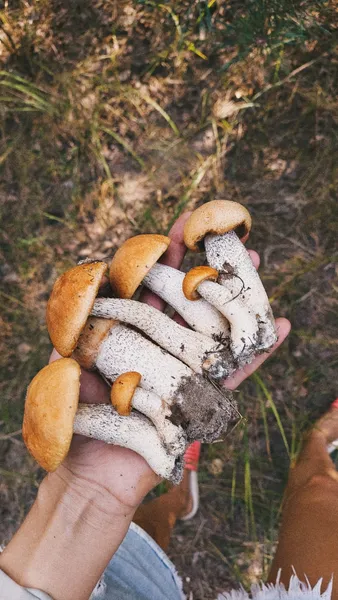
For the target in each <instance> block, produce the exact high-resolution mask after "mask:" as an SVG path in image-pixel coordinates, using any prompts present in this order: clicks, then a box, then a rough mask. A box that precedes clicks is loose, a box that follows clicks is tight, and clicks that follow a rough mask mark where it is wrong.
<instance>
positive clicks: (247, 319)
mask: <svg viewBox="0 0 338 600" xmlns="http://www.w3.org/2000/svg"><path fill="white" fill-rule="evenodd" d="M217 276H218V272H217V271H216V269H213V268H212V267H206V266H201V267H194V268H193V269H191V270H190V271H189V272H188V273H187V274H186V276H185V278H184V281H183V286H182V288H183V292H184V294H185V296H186V297H187V298H188V300H190V301H191V300H196V298H198V294H200V295H201V296H203V297H204V298H205V299H206V300H207V301H208V302H210V303H212V304H213V306H215V308H217V309H218V310H219V311H220V312H221V313H222V314H223V315H224V316H225V317H226V318H227V319H228V321H229V322H230V325H231V341H230V346H231V351H232V355H233V357H234V358H235V361H234V362H233V365H232V367H233V368H232V371H234V370H235V362H236V358H237V357H240V362H239V364H238V365H237V366H241V362H243V361H245V359H246V358H248V359H249V360H250V359H251V358H252V351H251V349H252V345H253V344H255V343H257V334H258V325H257V320H256V315H255V314H253V312H252V311H251V310H248V308H247V307H246V306H245V305H244V304H243V302H242V300H241V298H234V297H233V295H232V294H231V291H230V290H229V289H228V288H226V287H224V286H222V285H219V284H218V283H214V281H215V280H216V279H217ZM94 306H95V305H94ZM245 340H249V341H247V342H246V344H245V350H246V351H244V350H243V344H244V343H245ZM228 364H229V373H231V360H230V359H229V360H228Z"/></svg>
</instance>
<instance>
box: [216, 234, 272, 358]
mask: <svg viewBox="0 0 338 600" xmlns="http://www.w3.org/2000/svg"><path fill="white" fill-rule="evenodd" d="M204 245H205V251H206V256H207V261H208V264H209V265H210V266H211V267H213V268H214V269H217V271H219V272H220V276H219V278H218V282H219V283H220V284H221V285H223V286H224V287H226V288H227V290H228V291H229V292H230V293H232V295H233V297H235V296H236V295H238V294H240V297H241V298H242V301H243V304H245V305H246V306H247V307H249V308H250V309H251V310H252V311H253V313H254V314H255V315H256V318H257V323H258V329H259V336H258V343H257V346H256V350H267V349H268V348H270V347H271V346H272V345H273V344H274V343H275V341H276V340H277V334H276V327H275V323H274V318H273V315H272V310H271V307H270V304H269V299H268V297H267V295H266V291H265V289H264V287H263V284H262V282H261V280H260V277H259V275H258V273H257V271H256V269H255V267H254V266H253V264H252V261H251V258H250V256H249V254H248V253H247V251H246V249H245V246H244V245H243V244H242V242H241V241H240V239H239V238H238V237H237V235H236V233H235V232H234V231H229V232H228V233H224V234H223V235H212V234H209V235H207V236H206V237H205V239H204Z"/></svg>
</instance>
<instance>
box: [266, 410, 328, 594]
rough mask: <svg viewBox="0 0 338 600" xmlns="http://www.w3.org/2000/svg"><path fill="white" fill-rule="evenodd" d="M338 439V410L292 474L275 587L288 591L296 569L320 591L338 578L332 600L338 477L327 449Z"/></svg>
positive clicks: (321, 425)
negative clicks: (278, 580)
mask: <svg viewBox="0 0 338 600" xmlns="http://www.w3.org/2000/svg"><path fill="white" fill-rule="evenodd" d="M337 438H338V410H337V408H331V409H330V411H329V412H328V413H327V414H326V415H325V416H324V417H323V418H322V419H320V420H319V421H318V422H317V424H316V425H315V427H314V429H313V430H312V431H311V432H310V434H309V435H308V436H307V439H306V441H305V443H304V447H303V449H302V451H301V453H300V456H299V458H298V460H297V463H296V465H295V466H294V467H292V468H291V471H290V476H289V481H288V485H287V489H286V493H285V499H284V504H283V512H282V524H281V529H280V534H279V541H278V548H277V552H276V555H275V558H274V561H273V565H272V568H271V572H270V575H269V581H270V582H272V583H274V582H275V581H276V577H277V573H278V571H279V569H281V570H282V571H281V582H282V583H284V584H285V585H286V586H287V585H288V583H289V581H290V577H291V575H292V574H293V569H294V570H295V571H296V573H297V575H298V577H299V578H300V579H301V580H302V579H304V576H306V577H308V579H309V581H310V583H311V584H312V585H314V584H315V583H317V581H318V580H319V579H320V578H323V583H324V585H325V584H326V585H327V584H328V583H329V581H330V579H331V577H332V575H334V583H333V596H332V600H338V473H337V471H336V469H335V467H334V464H333V462H332V460H331V458H330V457H329V455H328V453H327V446H328V444H329V443H330V442H332V441H334V440H335V439H337Z"/></svg>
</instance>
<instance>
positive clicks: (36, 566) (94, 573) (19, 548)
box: [0, 473, 134, 600]
mask: <svg viewBox="0 0 338 600" xmlns="http://www.w3.org/2000/svg"><path fill="white" fill-rule="evenodd" d="M133 514H134V508H133V507H126V506H124V505H122V504H121V503H120V502H119V500H117V499H115V498H114V497H112V496H111V494H109V493H108V492H105V491H104V490H102V488H100V487H99V486H98V487H97V488H95V486H93V484H92V483H91V484H89V485H86V482H85V481H79V480H74V481H71V482H69V481H67V479H66V480H65V479H63V478H61V477H60V475H59V474H56V473H55V474H51V475H48V476H47V477H46V479H45V480H44V481H43V482H42V484H41V486H40V489H39V492H38V496H37V499H36V501H35V503H34V505H33V507H32V509H31V510H30V512H29V514H28V516H27V518H26V519H25V521H24V523H23V524H22V526H21V527H20V529H19V530H18V532H17V533H16V535H15V536H14V538H13V539H12V541H11V542H10V543H9V545H8V546H7V548H6V549H5V551H4V552H3V553H2V554H1V555H0V568H1V569H3V571H5V572H6V573H7V574H8V575H9V576H10V577H12V579H14V580H15V581H16V582H17V583H19V584H20V585H23V586H26V587H32V588H37V589H40V590H43V591H45V592H46V593H48V594H49V595H50V596H51V597H52V598H54V599H55V600H73V599H74V598H76V599H77V600H88V597H89V596H90V593H91V591H92V590H93V588H94V587H95V585H96V583H97V581H98V579H99V578H100V576H101V574H102V572H103V571H104V569H105V567H106V565H107V564H108V562H109V560H110V559H111V557H112V555H113V554H114V553H115V552H116V550H117V548H118V546H119V545H120V543H121V542H122V540H123V538H124V536H125V535H126V532H127V530H128V527H129V525H130V522H131V519H132V517H133Z"/></svg>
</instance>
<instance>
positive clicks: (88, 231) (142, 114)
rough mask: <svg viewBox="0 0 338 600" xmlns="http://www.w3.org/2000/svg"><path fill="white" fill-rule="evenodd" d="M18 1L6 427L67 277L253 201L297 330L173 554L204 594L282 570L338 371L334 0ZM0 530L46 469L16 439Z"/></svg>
mask: <svg viewBox="0 0 338 600" xmlns="http://www.w3.org/2000/svg"><path fill="white" fill-rule="evenodd" d="M300 4H301V6H300V7H298V8H297V6H296V5H295V3H293V2H289V1H286V0H284V1H283V2H278V3H277V2H276V3H275V2H265V1H263V0H260V1H259V2H257V3H251V2H236V1H231V2H228V3H222V2H213V1H212V0H211V1H209V2H202V1H188V0H186V1H184V2H170V3H165V2H164V3H157V2H152V1H149V2H148V1H144V2H141V1H140V2H135V1H134V2H132V3H130V2H115V1H112V0H110V1H108V2H104V3H103V2H99V1H96V2H92V1H91V2H89V1H88V2H83V1H81V2H73V3H72V5H71V7H69V3H66V2H63V1H61V0H48V2H47V0H45V1H42V2H41V1H40V2H35V1H34V0H32V1H31V2H27V1H25V2H23V1H20V0H17V1H16V2H14V3H12V5H11V6H10V7H8V6H7V5H6V4H5V7H4V8H3V9H2V11H0V42H1V43H2V46H1V58H2V71H1V73H0V96H1V100H0V115H1V122H0V167H1V169H2V177H1V181H0V211H1V240H2V241H1V275H2V291H1V292H0V301H1V308H2V313H1V314H2V316H1V332H2V336H1V341H0V351H1V352H0V365H1V392H2V393H1V398H2V400H1V405H0V427H1V433H0V436H3V435H5V436H6V435H7V434H8V433H10V432H12V431H16V430H18V429H19V428H20V424H21V418H22V406H23V398H24V391H25V387H26V385H27V382H28V381H29V380H30V379H31V377H32V375H33V374H34V373H35V372H36V371H37V370H38V369H39V368H40V367H41V366H42V365H43V364H44V363H45V361H46V359H47V356H48V352H49V349H50V345H49V341H48V337H47V335H46V330H45V324H44V308H45V302H46V299H47V297H48V294H49V291H50V289H51V286H52V283H53V281H54V279H55V277H56V275H57V274H58V273H59V272H60V271H62V270H63V269H65V268H66V267H68V266H69V265H71V264H74V262H76V261H77V260H78V259H80V258H82V259H83V258H85V257H87V256H96V257H98V258H100V257H104V256H110V255H111V254H112V253H113V252H114V250H115V248H116V247H117V246H118V245H119V244H120V243H121V241H123V240H124V239H125V238H126V237H128V236H130V235H133V234H136V233H140V232H145V231H157V232H160V231H163V232H165V231H167V229H168V227H169V226H170V223H172V222H173V220H174V219H175V218H176V217H177V216H178V215H179V214H180V212H182V211H183V210H185V209H186V208H192V207H194V206H195V205H197V204H198V203H201V202H204V201H206V200H209V199H212V198H215V197H219V198H222V197H227V198H230V199H234V200H239V201H241V202H243V203H244V204H246V205H247V206H248V207H249V209H250V211H251V212H252V215H253V219H254V228H253V235H252V238H251V241H250V244H251V245H252V246H254V247H255V248H257V249H258V250H259V251H260V252H261V256H262V268H261V275H262V277H263V279H264V282H265V284H266V287H267V289H268V291H269V294H270V296H271V299H272V301H273V307H274V311H275V313H276V314H281V315H285V316H288V317H289V318H290V319H291V321H292V323H293V333H292V334H291V336H290V338H289V340H288V342H287V343H286V344H285V345H284V348H283V349H282V350H281V351H280V352H279V353H278V355H277V356H276V357H274V358H273V359H271V361H270V362H269V363H268V365H266V366H265V367H264V368H263V369H262V370H261V372H260V373H259V376H258V377H254V378H252V379H251V380H250V381H249V382H248V383H247V384H245V385H244V386H243V387H242V389H241V391H240V394H239V402H240V405H241V410H242V413H243V415H244V416H245V417H246V422H245V424H243V426H242V427H241V428H238V430H236V431H235V432H234V433H233V434H232V435H231V436H230V437H229V439H228V440H227V442H226V443H224V444H217V445H215V446H210V447H205V448H204V450H203V460H202V471H201V476H200V480H201V496H202V504H201V511H200V513H199V515H198V516H197V517H196V519H194V520H193V521H192V522H191V523H189V524H185V525H184V526H180V527H179V528H178V530H177V534H176V536H175V538H174V540H173V544H172V547H171V556H172V557H173V558H174V560H175V562H176V564H177V566H178V567H179V569H180V570H181V572H182V573H183V574H184V576H185V577H187V578H190V581H188V580H187V581H186V589H187V591H188V592H189V593H191V594H192V596H191V598H194V600H199V599H203V600H204V599H207V600H212V599H213V598H214V597H215V595H216V592H217V591H219V590H221V589H225V588H227V586H229V585H231V584H232V583H233V582H234V581H241V582H243V583H244V584H245V585H246V584H248V583H249V582H252V581H254V580H255V578H257V577H260V576H261V575H262V574H264V573H265V572H266V570H267V569H268V565H269V561H270V559H271V555H272V552H273V548H274V544H275V540H276V534H277V526H278V518H279V508H280V500H281V494H282V489H283V486H284V483H285V480H286V477H287V469H288V465H289V460H290V456H291V457H293V456H294V455H295V453H296V452H297V448H298V447H299V441H300V437H301V432H302V431H303V430H304V429H305V428H306V427H307V426H308V424H309V423H310V422H311V421H312V420H313V419H314V418H315V417H316V416H317V415H318V414H320V413H321V412H323V411H324V410H325V408H326V407H327V405H328V403H329V402H330V401H331V400H332V399H333V398H334V396H335V394H336V393H337V390H336V388H335V378H334V375H335V372H336V369H337V362H338V358H337V351H336V343H337V304H338V301H337V277H336V276H337V266H336V261H337V247H336V238H337V216H338V214H337V213H338V209H337V199H336V190H337V184H338V181H337V178H338V172H337V167H336V164H335V163H336V153H337V127H336V125H337V118H338V103H337V100H336V98H337V81H338V79H337V70H338V68H337V66H338V62H337V61H338V53H337V48H336V30H337V23H338V19H337V8H336V5H335V4H334V3H333V2H331V3H330V2H328V3H322V2H305V3H300ZM0 449H1V455H2V466H1V470H0V478H1V483H0V494H1V511H2V514H1V516H2V518H1V537H2V538H3V539H4V540H5V539H8V537H9V536H10V535H12V533H13V531H14V530H15V528H16V527H17V525H18V523H19V522H20V520H21V519H22V516H23V514H24V513H25V511H26V510H27V508H28V506H29V504H30V502H31V501H32V499H33V498H34V494H35V492H36V485H37V482H38V481H39V479H40V478H41V476H42V473H41V471H40V470H39V469H37V467H36V466H35V464H34V462H33V461H32V460H31V459H30V457H28V456H27V454H26V451H25V448H24V446H23V444H22V442H21V439H20V437H19V436H17V435H15V436H14V437H9V438H8V437H6V438H3V437H0Z"/></svg>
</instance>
